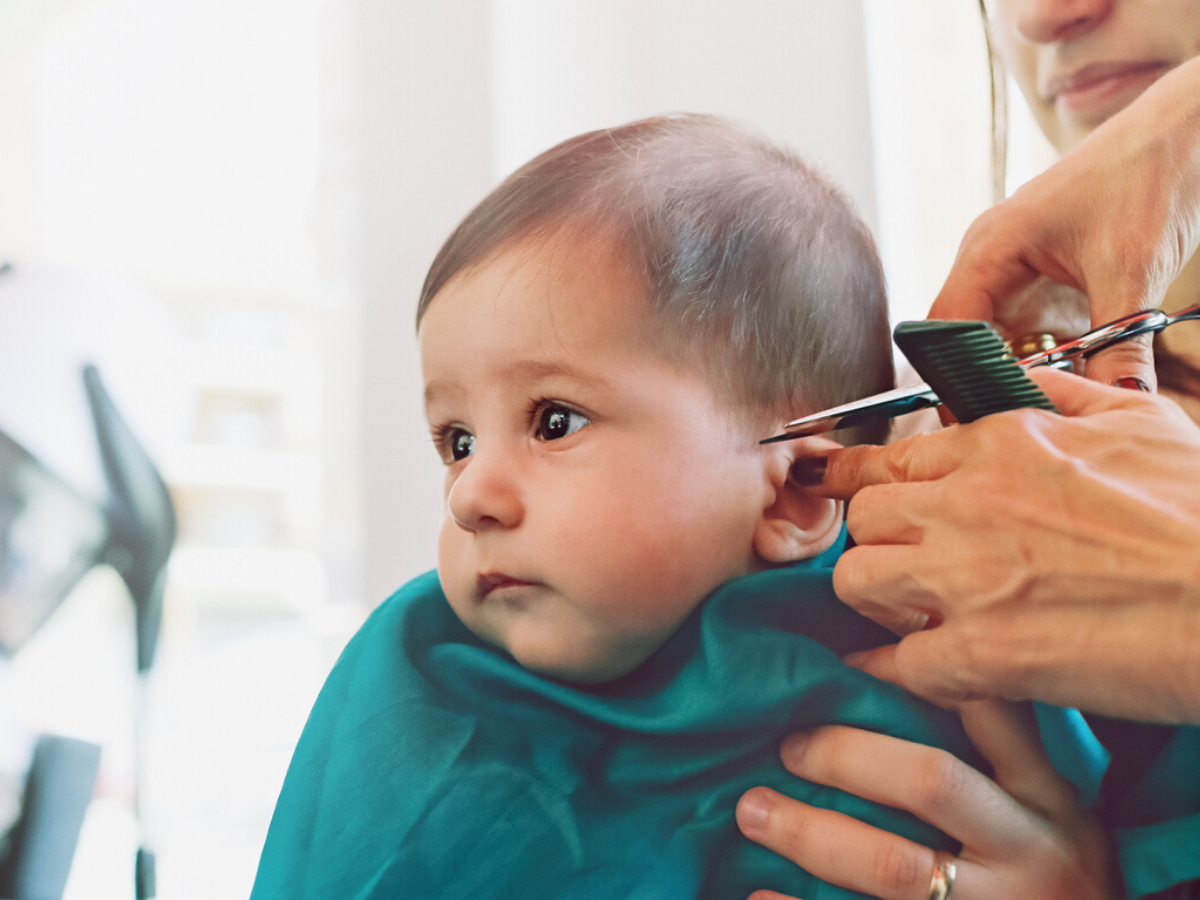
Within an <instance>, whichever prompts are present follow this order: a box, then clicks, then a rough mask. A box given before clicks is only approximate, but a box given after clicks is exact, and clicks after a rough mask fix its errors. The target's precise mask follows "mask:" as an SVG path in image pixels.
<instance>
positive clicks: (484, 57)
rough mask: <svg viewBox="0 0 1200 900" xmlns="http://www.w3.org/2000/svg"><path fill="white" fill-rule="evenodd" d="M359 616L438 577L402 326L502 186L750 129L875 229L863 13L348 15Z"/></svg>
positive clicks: (408, 337) (505, 1)
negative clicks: (654, 131) (674, 118)
mask: <svg viewBox="0 0 1200 900" xmlns="http://www.w3.org/2000/svg"><path fill="white" fill-rule="evenodd" d="M354 11H355V12H354V14H355V16H356V17H357V24H358V35H359V42H360V43H359V48H358V53H359V60H360V66H359V69H358V74H359V77H360V79H361V86H360V93H359V97H360V102H361V106H360V108H359V110H358V116H359V128H360V133H361V137H362V142H361V152H362V160H361V181H360V185H359V189H360V192H361V201H360V202H361V216H360V219H359V223H360V227H361V229H362V235H361V252H362V260H361V265H360V268H359V271H360V273H361V284H360V285H359V288H360V291H361V298H362V303H363V312H362V317H363V362H362V365H363V368H362V372H363V379H364V388H363V432H362V438H363V445H364V453H363V460H364V471H363V484H364V485H365V486H366V487H365V497H364V507H365V520H364V527H365V533H366V538H365V547H366V553H365V556H366V573H365V586H366V591H365V593H366V598H367V600H368V601H369V602H372V603H374V602H378V601H380V600H382V599H383V598H384V597H385V596H386V595H387V594H388V593H390V592H391V591H392V590H394V589H395V588H396V587H397V586H399V585H400V584H401V583H402V582H403V581H404V580H406V579H407V578H409V577H411V576H412V575H414V574H416V573H417V572H420V571H423V570H425V569H429V568H431V567H432V566H433V565H434V562H435V555H434V550H435V535H436V527H437V522H438V520H439V516H440V508H441V499H440V495H441V485H440V481H441V465H440V463H439V462H438V461H437V459H436V457H435V455H434V453H433V451H432V449H431V446H430V442H429V438H428V436H427V430H426V427H425V423H424V419H423V416H422V414H421V407H420V403H419V395H420V379H419V373H418V368H417V359H416V349H415V348H416V343H415V338H414V334H413V326H412V313H413V308H414V305H415V302H416V297H417V292H418V290H419V288H420V284H421V281H422V279H423V277H424V272H425V269H426V267H427V266H428V264H429V262H430V261H431V259H432V257H433V254H434V253H435V252H436V249H437V247H438V246H439V245H440V244H441V242H442V240H444V238H445V237H446V236H447V235H448V234H449V232H450V229H451V228H452V227H453V225H454V224H455V223H456V222H457V221H458V219H459V218H461V216H462V215H463V214H464V213H465V212H466V211H467V210H468V209H469V207H470V206H471V205H473V204H474V203H475V202H476V201H478V200H479V199H481V198H482V197H483V195H484V193H486V191H487V190H488V189H489V188H490V187H491V186H493V185H494V184H495V183H496V181H497V180H498V179H499V177H500V176H501V175H503V174H504V173H505V172H507V171H509V170H511V169H512V168H514V167H515V166H516V165H518V164H519V163H521V162H523V161H524V160H525V159H527V158H529V157H530V156H532V155H533V154H535V153H536V152H539V151H541V150H543V149H546V148H547V147H548V146H550V145H552V144H554V143H556V142H557V141H559V140H561V139H563V138H565V137H568V136H570V135H571V134H575V133H578V132H580V131H584V130H589V129H592V128H598V127H603V126H608V125H614V124H619V123H621V122H625V121H628V120H631V119H635V118H639V117H642V116H646V115H650V114H654V113H660V112H675V111H689V112H708V113H720V114H725V115H729V116H733V117H735V118H738V119H741V120H745V121H748V122H750V123H753V124H754V125H755V126H757V127H758V128H759V129H760V130H761V131H763V132H765V133H766V134H767V135H768V136H770V137H772V138H774V139H776V140H778V141H781V142H783V143H785V144H788V145H789V146H791V147H793V148H794V149H796V150H798V151H799V152H801V153H802V154H804V155H805V156H806V157H808V158H809V159H810V161H812V162H814V163H816V164H817V165H818V166H819V167H820V168H822V169H823V170H824V171H826V172H827V173H828V174H829V175H830V176H831V177H832V178H833V179H834V180H836V181H837V182H839V183H841V184H842V185H843V186H844V187H845V188H846V189H847V190H848V192H849V194H850V196H851V197H852V199H853V200H854V202H855V203H856V204H857V205H858V207H859V209H860V211H861V212H862V214H863V215H864V217H865V218H866V219H867V220H868V222H870V223H872V224H874V222H875V219H876V211H875V205H876V204H875V181H874V167H873V158H872V153H871V121H870V111H869V103H868V95H867V67H866V58H865V53H866V49H865V37H864V23H863V12H862V6H861V3H859V2H848V0H738V2H730V0H699V2H684V0H571V2H562V0H491V2H487V0H446V2H439V3H436V4H435V3H397V2H395V0H357V2H356V3H355V4H354Z"/></svg>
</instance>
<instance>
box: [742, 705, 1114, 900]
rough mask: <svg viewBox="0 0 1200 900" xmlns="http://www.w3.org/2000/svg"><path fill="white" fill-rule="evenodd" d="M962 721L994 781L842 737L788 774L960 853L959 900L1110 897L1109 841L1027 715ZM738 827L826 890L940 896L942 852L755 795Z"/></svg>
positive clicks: (872, 739)
mask: <svg viewBox="0 0 1200 900" xmlns="http://www.w3.org/2000/svg"><path fill="white" fill-rule="evenodd" d="M960 713H961V715H962V719H963V725H964V726H965V727H966V729H967V733H968V735H969V736H970V738H971V740H972V742H973V743H974V744H975V746H976V747H977V748H978V750H979V752H980V753H981V754H982V755H983V757H984V758H985V759H986V760H987V761H988V762H989V763H991V765H992V768H993V771H994V773H995V780H994V781H993V780H992V779H990V778H988V777H987V776H985V775H983V774H982V773H981V772H979V771H977V770H975V769H973V768H971V767H970V766H968V765H967V764H966V763H964V762H962V761H961V760H960V759H958V758H957V757H954V756H952V755H951V754H949V753H946V752H945V751H943V750H938V749H935V748H933V747H927V746H925V745H923V744H913V743H909V742H908V741H902V740H900V739H898V738H893V737H888V736H886V735H882V734H878V733H875V732H870V731H861V730H859V729H855V728H847V727H844V726H837V725H831V726H826V727H823V728H818V729H816V730H815V731H812V732H809V733H807V734H797V735H792V737H790V738H788V739H787V740H786V741H784V744H783V748H782V757H783V762H784V765H785V766H786V767H787V768H788V770H789V771H790V772H792V773H793V774H795V775H798V776H799V777H801V778H806V779H808V780H809V781H815V782H817V783H818V784H825V785H830V786H833V787H837V788H841V789H842V790H845V791H849V792H850V793H852V794H856V795H858V796H860V797H866V798H868V799H870V800H875V801H877V802H879V803H884V804H886V805H888V806H892V807H897V808H899V809H905V810H908V811H910V812H912V813H913V814H915V815H916V816H917V817H918V818H921V819H923V820H925V821H926V822H929V823H930V824H931V825H935V826H936V827H938V828H940V829H941V830H942V831H943V832H945V833H946V834H948V835H950V836H951V837H953V838H955V839H956V840H958V841H960V842H961V843H962V845H963V846H962V850H961V852H960V853H959V855H958V856H957V857H956V858H955V859H954V865H955V869H956V875H955V878H954V883H953V891H952V894H953V897H954V900H1009V898H1016V897H1019V898H1022V900H1042V898H1045V900H1050V898H1053V900H1084V898H1086V900H1097V898H1104V897H1108V896H1110V889H1109V888H1110V871H1111V869H1110V865H1109V853H1108V844H1107V841H1106V839H1105V836H1104V834H1103V832H1102V831H1101V829H1100V828H1099V826H1098V825H1097V824H1096V823H1095V822H1094V821H1093V820H1092V819H1091V818H1090V817H1089V816H1087V815H1085V814H1084V813H1082V812H1081V811H1080V810H1079V809H1078V807H1077V805H1076V801H1075V792H1074V789H1073V788H1072V787H1071V786H1070V785H1069V784H1068V783H1067V782H1066V781H1065V780H1064V779H1063V778H1061V777H1060V776H1059V775H1058V774H1057V773H1056V772H1055V771H1054V769H1053V767H1052V766H1051V765H1050V762H1049V760H1047V759H1046V756H1045V753H1044V752H1043V750H1042V748H1041V745H1040V743H1039V742H1038V740H1037V737H1036V732H1035V731H1034V728H1033V724H1032V722H1031V721H1029V718H1030V717H1029V715H1028V709H1027V708H1026V707H1017V706H1013V705H1010V704H1005V703H1001V702H999V701H991V700H982V701H975V702H973V703H966V704H964V705H963V706H962V708H961V710H960ZM737 820H738V825H739V827H740V828H741V829H742V832H743V833H744V834H745V835H746V837H748V838H750V839H751V840H753V841H757V842H758V843H760V844H762V845H763V846H765V847H767V848H769V849H771V850H774V851H775V852H776V853H780V854H782V855H783V856H786V857H787V858H788V859H790V860H792V861H793V862H795V863H796V864H797V865H800V866H803V867H804V868H805V869H807V870H808V871H809V872H812V873H813V874H814V875H816V876H817V877H819V878H822V879H824V880H826V881H830V882H833V883H834V884H839V885H842V886H843V887H848V888H851V889H853V890H857V891H862V892H863V893H866V894H870V895H872V896H875V897H879V898H882V900H925V898H927V897H929V896H930V894H931V891H930V886H931V883H932V878H933V871H934V865H935V857H934V854H933V851H932V850H930V849H929V848H928V847H924V846H922V845H920V844H916V843H913V842H912V841H909V840H907V839H905V838H902V837H898V836H897V835H894V834H892V833H890V832H887V831H882V830H880V829H878V828H875V827H873V826H870V825H867V824H865V823H863V822H860V821H858V820H857V819H853V818H850V817H849V816H845V815H843V814H841V813H836V812H831V811H829V810H823V809H818V808H816V807H812V806H808V805H806V804H803V803H801V802H799V801H797V800H793V799H791V798H789V797H785V796H783V795H782V794H778V793H776V792H774V791H771V790H768V789H767V788H754V789H752V790H750V791H747V792H746V794H745V795H744V796H743V797H742V799H741V801H740V802H739V804H738V809H737ZM752 897H753V900H771V898H778V897H779V895H778V894H772V893H770V892H764V891H760V892H756V893H755V894H753V895H752Z"/></svg>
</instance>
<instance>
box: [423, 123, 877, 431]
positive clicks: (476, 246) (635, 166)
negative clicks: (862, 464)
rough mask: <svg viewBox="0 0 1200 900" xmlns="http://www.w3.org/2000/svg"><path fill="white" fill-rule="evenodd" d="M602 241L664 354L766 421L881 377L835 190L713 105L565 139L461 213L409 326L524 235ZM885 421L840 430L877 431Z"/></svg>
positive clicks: (862, 270)
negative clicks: (617, 257) (653, 325)
mask: <svg viewBox="0 0 1200 900" xmlns="http://www.w3.org/2000/svg"><path fill="white" fill-rule="evenodd" d="M573 230H597V231H600V232H601V233H603V234H606V235H609V236H611V238H612V239H613V241H614V246H615V247H616V248H617V249H618V250H619V251H620V252H621V253H623V254H624V256H625V258H626V259H627V260H628V262H629V264H630V266H631V268H632V271H633V272H634V273H635V274H637V275H639V276H640V277H641V278H642V279H643V281H644V284H645V285H646V289H647V292H648V296H649V301H650V304H651V308H652V310H653V311H654V313H655V317H656V321H657V322H658V323H659V324H660V326H661V328H660V329H659V330H660V334H657V335H655V338H656V339H657V340H658V341H659V346H661V347H662V349H663V352H664V353H666V354H667V355H668V356H669V357H671V358H673V359H676V360H678V361H679V362H680V363H683V364H697V365H700V366H701V367H703V369H704V370H705V371H706V372H707V374H708V376H709V377H710V378H711V379H712V382H713V385H714V387H715V388H716V389H717V391H718V394H719V395H720V396H722V397H723V398H725V399H726V400H727V401H728V402H730V403H731V404H733V405H735V406H736V407H737V408H739V409H744V410H746V411H747V412H748V414H749V415H751V416H752V417H753V418H754V419H755V421H760V420H761V421H763V422H767V421H771V422H773V423H778V421H780V420H781V419H782V418H790V417H792V416H799V415H802V414H804V413H806V412H812V411H815V410H817V409H821V408H824V407H827V406H834V405H837V404H841V403H845V402H848V401H850V400H854V399H857V398H859V397H863V396H866V395H868V394H873V393H877V392H880V391H884V390H888V389H889V388H891V387H892V385H893V383H894V381H893V370H892V354H891V338H890V333H889V327H888V318H887V303H886V294H885V288H884V278H883V269H882V266H881V265H880V262H879V256H878V253H877V252H876V249H875V244H874V241H873V240H872V238H871V235H870V233H869V232H868V230H867V228H866V226H865V225H864V224H863V223H862V221H861V220H860V219H859V218H858V216H857V215H856V214H855V213H854V211H853V210H852V209H851V207H850V204H849V203H848V202H847V201H846V200H845V198H844V197H843V196H842V195H841V194H840V193H839V192H838V191H837V190H836V189H834V188H833V187H832V186H831V185H830V184H829V183H828V182H826V181H825V180H824V179H823V178H821V177H820V176H818V175H817V174H816V173H814V172H813V170H812V169H810V168H809V167H808V166H807V165H806V164H805V163H804V162H802V161H801V160H800V159H799V158H797V157H796V156H795V155H793V154H791V153H789V152H787V151H785V150H782V149H780V148H778V147H776V146H774V145H772V144H770V143H768V142H767V141H765V140H763V139H761V138H759V137H757V136H755V135H752V134H750V133H747V132H746V131H744V130H741V129H740V128H737V127H734V126H733V125H732V124H730V123H728V122H726V121H724V120H722V119H718V118H714V117H711V116H699V115H678V116H662V117H657V118H652V119H644V120H642V121H638V122H633V123H631V124H628V125H625V126H622V127H620V128H612V129H606V130H603V131H593V132H590V133H588V134H584V135H580V136H579V137H575V138H571V139H570V140H567V141H564V142H563V143H561V144H559V145H558V146H556V147H554V148H552V149H550V150H548V151H546V152H545V153H543V154H541V155H540V156H538V157H537V158H535V159H533V160H532V161H531V162H529V163H527V164H526V165H524V166H522V167H521V168H520V169H518V170H517V171H516V172H514V173H513V174H512V175H511V176H509V177H508V178H507V179H506V180H505V181H504V182H503V183H502V184H501V185H500V186H499V187H497V188H496V189H495V190H494V191H493V192H492V193H491V194H490V195H488V196H487V197H486V198H485V199H484V200H483V202H482V203H480V204H479V205H478V206H477V207H475V209H474V210H473V211H472V212H471V213H470V214H468V215H467V217H466V218H465V219H464V220H463V222H462V223H461V224H460V225H459V226H458V228H457V229H455V231H454V233H453V234H452V235H451V236H450V238H449V240H447V241H446V243H445V244H444V245H443V246H442V249H441V250H440V251H439V252H438V255H437V257H436V258H435V259H434V261H433V265H432V266H431V267H430V270H429V274H428V276H427V277H426V279H425V285H424V287H423V289H422V291H421V298H420V302H419V304H418V308H417V324H418V326H419V325H420V322H421V318H422V317H423V316H424V314H425V311H426V310H427V309H428V308H429V304H430V303H431V302H432V301H433V299H434V297H435V296H436V295H437V293H438V291H440V290H441V289H442V287H443V286H445V284H446V282H448V281H449V280H450V279H451V278H452V277H454V275H456V274H457V273H459V272H461V271H463V270H464V269H469V268H471V267H472V266H476V265H478V264H481V263H484V262H486V261H487V260H488V259H490V258H491V257H493V256H494V255H495V254H496V253H497V252H499V251H501V250H502V249H506V248H507V247H509V246H512V245H515V244H517V243H519V242H521V241H524V240H535V241H536V240H546V239H551V238H560V237H564V236H565V237H570V236H571V234H572V232H573ZM886 434H887V424H886V422H880V423H876V424H871V425H864V426H861V427H860V428H858V429H854V430H849V431H848V433H846V434H844V435H842V437H843V438H844V439H845V440H847V442H880V441H882V440H883V439H884V438H885V436H886Z"/></svg>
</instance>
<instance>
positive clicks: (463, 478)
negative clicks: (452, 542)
mask: <svg viewBox="0 0 1200 900" xmlns="http://www.w3.org/2000/svg"><path fill="white" fill-rule="evenodd" d="M518 481H519V479H518V477H517V465H516V461H515V460H514V459H513V458H512V456H511V455H510V454H507V453H504V452H502V451H500V450H498V449H495V448H493V449H491V450H487V449H480V450H477V451H476V452H475V453H474V454H472V455H471V456H470V457H469V458H468V460H467V464H466V465H465V466H463V468H462V471H461V472H459V474H458V477H457V478H456V479H455V480H454V483H453V484H452V485H451V486H450V492H449V494H448V495H447V497H446V508H447V510H448V512H449V513H450V518H452V519H453V520H454V522H455V524H456V525H458V527H459V528H462V529H463V530H464V531H470V532H479V531H487V530H492V529H501V528H515V527H517V526H518V525H520V524H521V520H522V519H523V518H524V517H525V504H524V502H523V500H522V498H521V491H520V489H519V484H518Z"/></svg>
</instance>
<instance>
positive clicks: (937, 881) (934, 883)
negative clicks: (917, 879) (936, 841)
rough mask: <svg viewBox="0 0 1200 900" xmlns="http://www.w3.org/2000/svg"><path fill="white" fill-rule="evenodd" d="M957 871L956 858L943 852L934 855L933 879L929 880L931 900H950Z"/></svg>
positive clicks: (936, 852)
mask: <svg viewBox="0 0 1200 900" xmlns="http://www.w3.org/2000/svg"><path fill="white" fill-rule="evenodd" d="M956 871H957V869H956V868H955V865H954V857H953V856H951V855H950V854H949V853H946V852H945V851H943V850H935V851H934V853H933V877H932V878H931V879H930V880H929V900H950V892H951V891H953V890H954V875H955V872H956Z"/></svg>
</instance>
